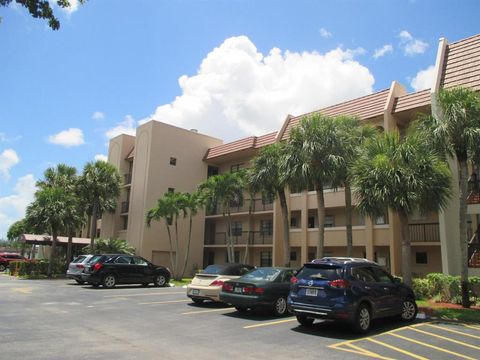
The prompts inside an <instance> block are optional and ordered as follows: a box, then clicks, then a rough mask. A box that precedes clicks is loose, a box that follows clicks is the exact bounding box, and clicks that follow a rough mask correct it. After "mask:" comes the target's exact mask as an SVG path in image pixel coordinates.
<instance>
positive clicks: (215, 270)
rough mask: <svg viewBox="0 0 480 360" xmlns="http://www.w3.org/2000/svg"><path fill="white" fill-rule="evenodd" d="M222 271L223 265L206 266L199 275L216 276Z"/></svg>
mask: <svg viewBox="0 0 480 360" xmlns="http://www.w3.org/2000/svg"><path fill="white" fill-rule="evenodd" d="M223 269H225V265H208V266H207V267H206V268H205V269H204V270H203V271H202V272H201V273H202V274H210V275H217V274H220V271H222V270H223Z"/></svg>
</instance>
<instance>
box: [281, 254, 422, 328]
mask: <svg viewBox="0 0 480 360" xmlns="http://www.w3.org/2000/svg"><path fill="white" fill-rule="evenodd" d="M291 283H292V286H291V290H290V294H289V296H288V305H289V307H290V308H291V310H292V311H293V313H294V315H296V317H297V320H298V322H299V323H300V324H302V325H305V326H308V325H312V324H313V322H314V320H315V319H333V320H342V321H346V322H350V323H352V324H353V329H354V331H356V332H359V333H365V332H367V331H368V330H369V328H370V323H371V320H372V319H374V318H380V317H385V316H394V315H396V316H399V317H400V319H402V320H404V321H413V320H414V319H415V317H416V315H417V304H416V303H415V295H414V293H413V291H412V289H411V288H410V287H409V286H407V285H405V284H403V283H401V281H400V279H397V278H393V277H392V276H391V275H390V274H389V273H387V272H386V271H385V270H383V269H382V268H381V267H380V266H379V265H378V264H376V263H374V262H371V261H368V260H366V259H355V258H323V259H320V260H313V261H312V262H311V263H307V264H305V265H304V266H303V267H302V268H301V269H300V270H299V271H298V273H297V275H296V276H295V277H293V278H292V280H291Z"/></svg>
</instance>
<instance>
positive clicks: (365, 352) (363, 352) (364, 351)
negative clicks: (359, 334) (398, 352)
mask: <svg viewBox="0 0 480 360" xmlns="http://www.w3.org/2000/svg"><path fill="white" fill-rule="evenodd" d="M347 346H350V347H351V348H353V349H355V350H357V351H358V354H360V355H364V356H370V357H372V358H375V359H382V360H395V359H393V358H389V357H386V356H382V355H379V354H376V353H374V352H372V351H370V350H367V349H363V348H361V347H359V346H356V345H353V344H347Z"/></svg>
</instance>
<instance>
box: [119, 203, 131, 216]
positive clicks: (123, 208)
mask: <svg viewBox="0 0 480 360" xmlns="http://www.w3.org/2000/svg"><path fill="white" fill-rule="evenodd" d="M129 206H130V201H123V202H122V205H121V212H120V213H121V214H126V213H128V209H129Z"/></svg>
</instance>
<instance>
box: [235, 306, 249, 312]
mask: <svg viewBox="0 0 480 360" xmlns="http://www.w3.org/2000/svg"><path fill="white" fill-rule="evenodd" d="M235 310H237V311H238V312H241V313H246V312H247V311H248V308H246V307H244V306H235Z"/></svg>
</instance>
